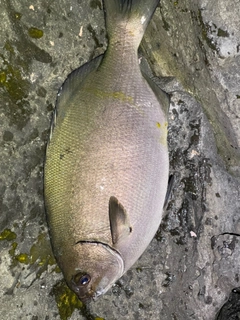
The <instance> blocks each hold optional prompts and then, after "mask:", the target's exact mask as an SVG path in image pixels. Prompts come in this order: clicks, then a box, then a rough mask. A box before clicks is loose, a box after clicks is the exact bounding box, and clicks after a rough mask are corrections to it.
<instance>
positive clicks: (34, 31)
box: [28, 27, 43, 39]
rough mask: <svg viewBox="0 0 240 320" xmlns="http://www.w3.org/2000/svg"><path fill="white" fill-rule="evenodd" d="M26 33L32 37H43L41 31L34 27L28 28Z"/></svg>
mask: <svg viewBox="0 0 240 320" xmlns="http://www.w3.org/2000/svg"><path fill="white" fill-rule="evenodd" d="M28 34H29V36H30V37H31V38H34V39H40V38H42V37H43V31H42V30H40V29H38V28H34V27H31V28H29V29H28Z"/></svg>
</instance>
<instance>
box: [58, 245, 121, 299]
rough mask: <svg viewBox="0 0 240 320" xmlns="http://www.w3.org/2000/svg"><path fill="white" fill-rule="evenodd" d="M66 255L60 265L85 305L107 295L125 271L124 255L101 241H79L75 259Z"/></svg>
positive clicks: (70, 284) (75, 250)
mask: <svg viewBox="0 0 240 320" xmlns="http://www.w3.org/2000/svg"><path fill="white" fill-rule="evenodd" d="M63 256H65V258H63V259H61V258H60V259H59V265H60V267H61V269H62V271H63V274H64V276H65V279H66V281H67V284H68V286H69V287H70V289H71V290H73V291H74V292H75V293H76V295H77V296H78V298H79V299H80V300H81V301H82V302H84V303H86V302H90V301H91V300H96V299H97V298H98V297H99V296H100V295H102V294H104V293H105V292H107V291H108V290H109V289H110V287H111V286H112V285H113V284H114V283H115V282H116V281H117V280H118V279H119V278H120V277H121V276H122V274H123V271H124V263H123V259H122V257H121V255H120V254H119V253H118V252H117V251H116V250H115V249H113V248H111V247H110V246H108V245H106V244H103V243H99V242H79V243H77V244H76V245H75V246H74V252H72V255H71V256H69V251H68V253H67V254H66V255H64V254H63V255H62V257H63ZM66 257H68V258H66Z"/></svg>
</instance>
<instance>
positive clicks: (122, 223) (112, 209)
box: [109, 197, 132, 244]
mask: <svg viewBox="0 0 240 320" xmlns="http://www.w3.org/2000/svg"><path fill="white" fill-rule="evenodd" d="M109 220H110V228H111V234H112V242H113V244H117V242H118V241H119V239H122V238H124V237H127V236H129V234H130V233H131V232H132V228H131V226H130V223H129V219H128V215H127V212H126V210H125V209H124V207H123V206H122V204H121V203H120V202H119V201H118V199H117V198H115V197H110V199H109Z"/></svg>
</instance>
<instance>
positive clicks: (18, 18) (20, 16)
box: [14, 12, 22, 20]
mask: <svg viewBox="0 0 240 320" xmlns="http://www.w3.org/2000/svg"><path fill="white" fill-rule="evenodd" d="M14 18H15V19H16V20H20V19H21V18H22V14H21V13H20V12H15V13H14Z"/></svg>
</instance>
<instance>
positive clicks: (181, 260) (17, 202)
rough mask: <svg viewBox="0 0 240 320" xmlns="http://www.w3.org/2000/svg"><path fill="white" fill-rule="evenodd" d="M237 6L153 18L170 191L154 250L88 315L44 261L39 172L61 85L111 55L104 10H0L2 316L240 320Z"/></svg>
mask: <svg viewBox="0 0 240 320" xmlns="http://www.w3.org/2000/svg"><path fill="white" fill-rule="evenodd" d="M239 9H240V2H239V0H232V1H228V0H217V1H215V0H209V1H206V0H201V1H197V0H196V1H194V0H188V1H187V0H183V1H175V2H174V1H167V0H165V1H162V2H161V4H160V6H159V7H158V8H157V10H156V14H155V15H154V18H153V20H152V22H151V24H150V26H149V28H148V30H147V33H146V36H145V38H144V40H143V43H142V47H141V52H142V53H143V54H144V55H145V56H146V57H147V58H148V61H149V62H150V64H151V66H152V68H153V70H154V72H155V73H156V74H157V75H158V76H161V81H160V83H161V85H162V87H163V88H164V89H165V90H166V91H167V92H168V93H169V94H170V95H171V107H170V111H169V151H170V165H171V168H170V170H171V173H173V174H174V176H175V184H174V189H173V193H172V196H171V199H170V201H169V204H168V207H167V210H166V212H165V215H164V218H163V221H162V224H161V227H160V229H159V231H158V233H157V235H156V237H155V238H154V239H153V241H152V243H151V245H150V246H149V248H148V249H147V250H146V252H145V253H144V254H143V255H142V257H141V258H140V259H139V261H137V263H136V264H135V265H134V266H133V268H132V269H131V270H129V271H128V272H127V273H126V274H125V275H124V276H123V278H122V279H121V280H120V281H118V283H117V284H116V285H115V286H114V287H113V289H112V290H110V291H109V292H108V293H107V294H106V295H105V296H103V297H102V298H100V299H99V300H98V301H97V302H96V303H94V304H92V305H91V306H89V307H87V308H86V307H84V306H81V305H80V303H78V302H77V301H76V300H75V298H74V296H73V295H71V293H69V291H68V289H67V288H66V286H65V285H64V283H63V282H62V275H61V273H60V272H59V270H58V269H57V267H56V264H55V262H54V259H53V257H52V254H51V249H50V244H49V238H48V234H47V225H46V219H45V212H44V203H43V162H44V154H45V147H46V142H47V138H48V134H49V125H50V118H51V113H52V110H53V108H54V103H55V97H56V93H57V90H58V88H59V87H60V86H61V84H62V82H63V81H64V79H65V78H66V76H67V75H68V74H69V73H70V72H71V71H72V70H74V69H75V68H77V67H78V66H80V65H81V64H83V63H84V62H86V61H88V60H89V59H91V58H92V57H93V56H96V55H98V54H100V53H102V52H103V51H104V50H105V48H106V33H105V28H104V17H103V11H102V6H101V2H100V1H99V0H92V1H78V0H72V1H64V0H59V1H48V0H35V1H34V2H31V1H29V0H24V1H17V0H5V1H4V0H1V1H0V21H1V30H0V48H1V49H0V163H1V165H0V172H1V174H0V228H1V229H0V250H1V255H0V296H1V299H0V315H1V316H0V319H9V320H15V319H27V320H30V319H31V320H37V319H38V320H40V319H66V318H67V317H68V316H69V319H71V320H75V319H102V318H104V319H106V320H114V319H118V320H121V319H161V320H171V319H173V320H186V319H187V320H190V319H196V320H213V319H218V320H227V319H228V320H231V319H239V312H240V307H239V303H238V301H239V293H238V292H239V291H238V290H235V291H234V292H233V293H231V290H232V289H233V288H237V287H240V284H239V275H240V264H239V258H240V254H239V253H240V243H239V235H240V187H239V184H240V183H239V180H240V162H239V159H240V157H239V141H240V120H239V117H240V31H239V30H240V18H239ZM32 28H37V29H32ZM41 31H43V34H42V32H41ZM116 76H117V75H116ZM228 298H229V301H228V302H227V300H228ZM225 302H227V304H225V306H224V307H223V308H222V309H221V307H222V306H223V305H224V303H225ZM75 307H76V308H75ZM220 309H221V311H220V312H219V310H220ZM217 314H218V315H217Z"/></svg>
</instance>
